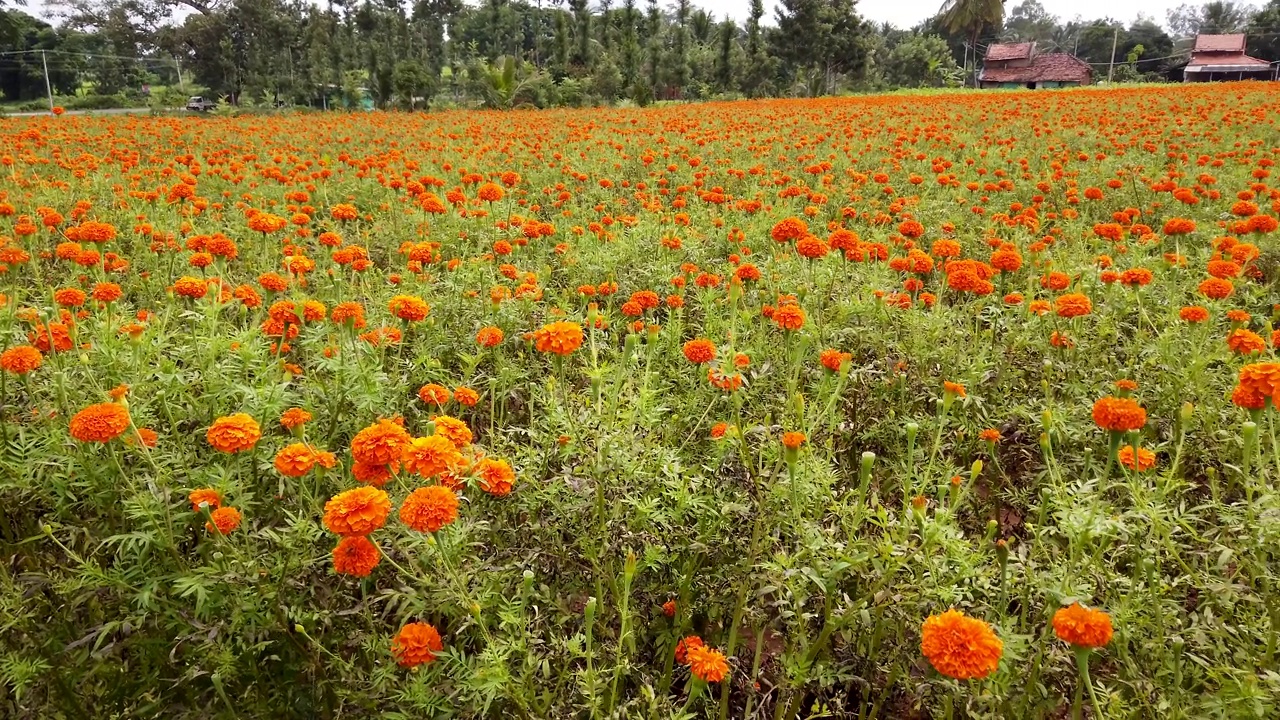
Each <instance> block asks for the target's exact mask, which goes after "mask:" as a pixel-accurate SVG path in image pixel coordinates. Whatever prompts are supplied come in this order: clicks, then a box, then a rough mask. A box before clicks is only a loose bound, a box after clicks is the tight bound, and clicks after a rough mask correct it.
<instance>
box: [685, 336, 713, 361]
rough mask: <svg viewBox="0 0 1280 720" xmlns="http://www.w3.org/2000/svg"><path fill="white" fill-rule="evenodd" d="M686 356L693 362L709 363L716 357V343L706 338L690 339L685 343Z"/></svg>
mask: <svg viewBox="0 0 1280 720" xmlns="http://www.w3.org/2000/svg"><path fill="white" fill-rule="evenodd" d="M684 356H685V359H687V360H688V361H689V362H691V363H697V364H699V365H701V364H703V363H709V362H711V361H712V360H715V359H716V345H715V343H713V342H711V341H710V340H707V339H705V338H697V339H695V340H690V341H689V342H687V343H685V344H684Z"/></svg>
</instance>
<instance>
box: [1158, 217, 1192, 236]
mask: <svg viewBox="0 0 1280 720" xmlns="http://www.w3.org/2000/svg"><path fill="white" fill-rule="evenodd" d="M1195 231H1196V223H1195V221H1194V220H1188V219H1186V218H1169V219H1168V220H1166V221H1165V222H1164V234H1165V235H1188V234H1190V233H1193V232H1195Z"/></svg>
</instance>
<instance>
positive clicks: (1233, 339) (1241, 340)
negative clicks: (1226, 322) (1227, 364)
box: [1227, 328, 1267, 355]
mask: <svg viewBox="0 0 1280 720" xmlns="http://www.w3.org/2000/svg"><path fill="white" fill-rule="evenodd" d="M1227 347H1229V348H1231V352H1233V353H1235V354H1237V355H1253V354H1255V353H1260V352H1264V351H1266V349H1267V342H1266V341H1265V340H1263V339H1262V336H1261V335H1259V334H1257V333H1255V332H1253V331H1252V330H1246V329H1244V328H1236V329H1235V330H1232V331H1231V334H1230V335H1228V336H1227Z"/></svg>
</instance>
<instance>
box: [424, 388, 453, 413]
mask: <svg viewBox="0 0 1280 720" xmlns="http://www.w3.org/2000/svg"><path fill="white" fill-rule="evenodd" d="M450 397H451V395H450V394H449V389H448V388H446V387H444V386H443V385H437V384H435V383H428V384H426V385H423V386H422V387H420V388H418V399H419V400H421V401H422V402H423V403H425V404H427V405H437V406H440V407H444V406H445V405H448V404H449V399H450Z"/></svg>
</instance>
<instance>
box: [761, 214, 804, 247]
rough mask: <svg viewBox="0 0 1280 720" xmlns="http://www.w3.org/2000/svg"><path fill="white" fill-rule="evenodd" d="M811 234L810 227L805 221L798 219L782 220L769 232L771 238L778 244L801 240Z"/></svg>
mask: <svg viewBox="0 0 1280 720" xmlns="http://www.w3.org/2000/svg"><path fill="white" fill-rule="evenodd" d="M807 234H809V226H808V224H806V223H805V221H803V220H801V219H800V218H797V217H789V218H786V219H784V220H781V221H780V222H778V223H777V224H776V225H774V226H773V229H772V230H770V231H769V237H771V238H773V239H774V240H775V241H777V242H790V241H792V240H799V239H800V238H802V237H804V236H805V235H807Z"/></svg>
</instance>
